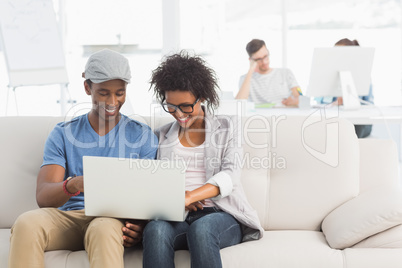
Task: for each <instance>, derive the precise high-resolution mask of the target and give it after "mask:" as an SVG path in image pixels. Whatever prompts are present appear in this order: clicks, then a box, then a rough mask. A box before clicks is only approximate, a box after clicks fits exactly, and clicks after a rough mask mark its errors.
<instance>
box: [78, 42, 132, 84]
mask: <svg viewBox="0 0 402 268" xmlns="http://www.w3.org/2000/svg"><path fill="white" fill-rule="evenodd" d="M82 77H84V78H85V79H89V80H91V81H92V83H102V82H106V81H109V80H113V79H121V80H123V81H125V82H127V83H130V79H131V72H130V65H129V64H128V60H127V58H126V57H124V56H123V55H121V54H120V53H117V52H115V51H113V50H110V49H103V50H101V51H98V52H96V53H94V54H92V55H91V56H90V57H89V59H88V61H87V64H86V65H85V72H84V73H83V74H82Z"/></svg>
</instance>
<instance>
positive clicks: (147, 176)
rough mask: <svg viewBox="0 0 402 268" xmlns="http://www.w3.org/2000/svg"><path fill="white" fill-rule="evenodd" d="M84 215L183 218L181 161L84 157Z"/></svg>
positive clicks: (182, 172) (183, 181)
mask: <svg viewBox="0 0 402 268" xmlns="http://www.w3.org/2000/svg"><path fill="white" fill-rule="evenodd" d="M83 165H84V189H85V192H84V200H85V215H87V216H104V217H113V218H123V219H140V220H168V221H184V220H185V219H186V216H187V211H185V201H184V198H185V165H184V162H180V161H165V160H151V159H128V158H114V157H95V156H84V157H83Z"/></svg>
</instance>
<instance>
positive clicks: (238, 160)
mask: <svg viewBox="0 0 402 268" xmlns="http://www.w3.org/2000/svg"><path fill="white" fill-rule="evenodd" d="M204 111H205V118H204V120H205V131H206V134H205V143H204V145H205V167H206V178H207V182H206V183H211V184H213V185H216V186H218V187H220V191H221V193H220V195H219V196H217V197H215V198H212V200H213V202H214V203H215V205H216V207H218V208H220V209H222V210H223V211H225V212H227V213H229V214H231V215H232V216H233V217H234V218H235V219H236V220H237V221H239V222H240V223H241V225H242V228H243V241H249V240H256V239H260V238H261V237H262V236H263V233H264V230H263V229H262V227H261V224H260V221H259V219H258V215H257V212H256V211H255V210H254V209H253V208H252V207H251V205H250V204H249V203H248V201H247V198H246V195H245V193H244V190H243V187H242V185H241V181H240V175H241V169H242V167H241V164H242V159H243V149H242V145H241V125H239V122H238V118H237V117H235V116H225V115H218V116H215V115H211V114H209V113H208V111H207V109H204ZM179 129H180V125H179V124H178V123H177V122H176V121H175V122H172V123H169V124H167V125H164V126H162V127H160V128H158V129H157V130H156V131H155V134H156V135H157V136H158V138H159V149H158V156H157V157H158V159H171V160H173V159H172V155H173V154H172V152H173V148H174V146H175V145H176V144H177V143H178V142H179V141H178V131H179Z"/></svg>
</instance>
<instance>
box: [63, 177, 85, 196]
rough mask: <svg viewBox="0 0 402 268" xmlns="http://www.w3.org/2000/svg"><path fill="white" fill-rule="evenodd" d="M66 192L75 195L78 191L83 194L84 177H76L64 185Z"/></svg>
mask: <svg viewBox="0 0 402 268" xmlns="http://www.w3.org/2000/svg"><path fill="white" fill-rule="evenodd" d="M66 188H67V191H68V192H70V193H72V194H73V193H76V192H78V191H80V192H81V193H83V192H84V177H83V176H77V177H74V178H72V179H70V180H69V181H68V183H67V185H66Z"/></svg>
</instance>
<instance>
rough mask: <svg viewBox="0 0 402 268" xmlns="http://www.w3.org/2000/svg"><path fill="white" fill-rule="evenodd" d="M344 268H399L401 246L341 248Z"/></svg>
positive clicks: (401, 262)
mask: <svg viewBox="0 0 402 268" xmlns="http://www.w3.org/2000/svg"><path fill="white" fill-rule="evenodd" d="M343 254H344V256H345V257H344V258H345V263H346V265H345V266H344V267H345V268H355V267H357V268H379V267H381V268H400V267H401V266H402V265H401V264H402V248H398V249H385V248H347V249H345V250H343Z"/></svg>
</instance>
